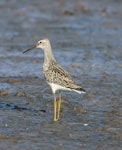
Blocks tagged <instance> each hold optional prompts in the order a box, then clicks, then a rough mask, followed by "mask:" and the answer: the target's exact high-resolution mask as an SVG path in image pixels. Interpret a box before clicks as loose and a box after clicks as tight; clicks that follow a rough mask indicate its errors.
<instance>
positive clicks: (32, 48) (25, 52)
mask: <svg viewBox="0 0 122 150" xmlns="http://www.w3.org/2000/svg"><path fill="white" fill-rule="evenodd" d="M34 48H36V45H34V46H33V47H31V48H29V49H27V50H26V51H24V52H23V53H26V52H28V51H30V50H32V49H34Z"/></svg>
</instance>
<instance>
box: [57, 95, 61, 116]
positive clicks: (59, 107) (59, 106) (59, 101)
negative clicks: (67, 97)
mask: <svg viewBox="0 0 122 150" xmlns="http://www.w3.org/2000/svg"><path fill="white" fill-rule="evenodd" d="M57 105H58V118H57V119H59V118H60V110H61V93H59V100H58V102H57Z"/></svg>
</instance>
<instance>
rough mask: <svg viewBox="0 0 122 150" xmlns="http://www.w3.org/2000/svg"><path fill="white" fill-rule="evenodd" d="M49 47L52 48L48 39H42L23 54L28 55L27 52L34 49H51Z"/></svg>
mask: <svg viewBox="0 0 122 150" xmlns="http://www.w3.org/2000/svg"><path fill="white" fill-rule="evenodd" d="M49 46H50V41H49V40H48V39H41V40H39V41H38V42H37V43H36V44H35V45H34V46H32V47H31V48H29V49H27V50H26V51H24V52H23V53H26V52H28V51H30V50H32V49H34V48H41V49H43V50H44V49H45V48H46V47H49Z"/></svg>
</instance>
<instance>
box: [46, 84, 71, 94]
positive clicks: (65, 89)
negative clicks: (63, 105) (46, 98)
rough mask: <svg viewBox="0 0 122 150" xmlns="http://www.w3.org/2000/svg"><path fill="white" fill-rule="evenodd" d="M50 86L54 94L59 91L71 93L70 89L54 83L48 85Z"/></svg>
mask: <svg viewBox="0 0 122 150" xmlns="http://www.w3.org/2000/svg"><path fill="white" fill-rule="evenodd" d="M48 84H49V85H50V86H51V88H52V91H53V93H55V92H56V91H57V90H64V91H71V89H70V88H66V87H63V86H61V85H58V84H54V83H48Z"/></svg>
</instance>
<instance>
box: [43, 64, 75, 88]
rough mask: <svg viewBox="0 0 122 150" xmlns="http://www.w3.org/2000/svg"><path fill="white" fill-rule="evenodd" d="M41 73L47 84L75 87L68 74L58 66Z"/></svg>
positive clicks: (50, 67)
mask: <svg viewBox="0 0 122 150" xmlns="http://www.w3.org/2000/svg"><path fill="white" fill-rule="evenodd" d="M43 73H44V76H45V78H46V80H47V82H50V83H55V84H59V85H61V86H65V87H70V86H71V85H72V86H73V87H74V86H75V87H76V84H75V83H74V81H73V80H72V78H71V76H70V75H69V74H68V72H67V71H65V70H64V69H63V68H62V67H60V66H59V65H58V64H55V65H51V66H49V68H48V70H47V71H45V72H43Z"/></svg>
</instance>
